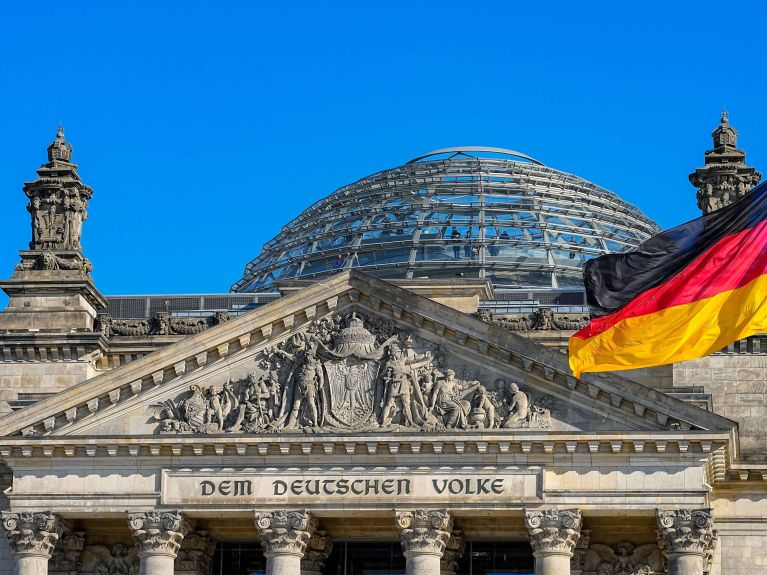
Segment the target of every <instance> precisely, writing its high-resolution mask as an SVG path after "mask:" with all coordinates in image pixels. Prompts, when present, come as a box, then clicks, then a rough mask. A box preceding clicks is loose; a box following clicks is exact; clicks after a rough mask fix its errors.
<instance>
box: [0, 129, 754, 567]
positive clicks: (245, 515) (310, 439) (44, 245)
mask: <svg viewBox="0 0 767 575" xmlns="http://www.w3.org/2000/svg"><path fill="white" fill-rule="evenodd" d="M712 138H713V146H712V147H711V149H710V150H708V151H706V152H705V156H704V160H703V162H702V164H703V165H702V166H701V167H699V168H697V169H696V170H694V171H693V172H692V173H691V174H690V176H689V180H690V183H691V184H692V186H690V187H689V190H690V196H689V197H690V201H693V197H695V196H694V194H696V191H697V203H698V207H699V208H700V210H701V212H702V213H709V212H711V211H714V210H717V209H719V208H721V207H723V206H725V205H728V204H729V203H731V202H732V201H734V200H735V199H737V198H739V197H741V196H742V195H744V194H747V193H748V192H749V190H750V189H751V188H752V187H753V186H754V185H755V184H756V183H757V182H758V181H759V179H760V174H759V173H758V172H757V171H756V170H755V169H754V168H751V167H749V166H748V165H747V163H746V156H745V152H744V151H743V150H741V149H739V148H738V147H737V138H738V132H737V131H736V130H735V128H733V127H732V125H731V124H730V123H729V119H728V117H727V115H726V114H724V115H723V116H722V119H721V121H720V123H719V125H718V126H717V127H716V128H715V130H714V132H713V134H712ZM30 158H31V159H32V160H34V154H33V153H30ZM691 168H692V166H691ZM83 172H84V174H87V167H84V169H83ZM683 178H684V174H680V180H682V179H683ZM86 181H87V177H84V176H81V175H80V173H79V172H78V166H77V165H76V164H75V163H73V149H72V146H71V144H70V143H69V142H68V141H67V140H66V139H65V137H64V133H63V130H62V129H60V130H59V132H58V134H57V135H56V138H55V139H54V141H53V142H52V143H51V144H50V145H49V146H48V149H47V161H46V162H45V163H43V164H42V165H41V166H40V167H39V168H38V169H37V177H36V178H34V179H31V180H30V181H28V182H26V183H24V184H23V193H24V195H25V196H26V213H25V212H24V203H23V201H24V197H23V196H22V195H21V194H19V196H18V198H19V200H18V202H16V203H15V204H14V205H15V206H16V207H15V208H14V207H10V208H9V209H15V210H17V212H18V217H28V218H29V222H30V242H29V245H28V246H26V247H24V248H23V249H22V250H21V251H20V252H19V261H18V264H17V265H16V266H15V269H13V270H5V271H4V272H0V276H2V277H5V278H8V279H5V280H2V281H0V288H2V289H3V290H4V291H5V292H6V293H7V294H8V297H9V303H8V306H7V307H6V308H5V310H3V311H2V312H0V349H2V353H1V354H0V487H1V488H2V491H1V493H0V505H2V508H1V510H2V526H3V531H4V533H5V536H4V537H2V536H0V572H2V573H9V574H10V573H15V574H17V575H45V574H55V575H64V574H66V575H75V574H94V575H95V574H97V575H171V574H174V573H175V574H182V575H256V574H261V573H266V574H269V575H291V574H295V575H298V574H304V575H321V574H327V575H389V574H392V575H393V574H400V573H403V574H404V573H407V574H408V575H490V574H494V575H495V574H497V575H500V574H515V573H516V574H533V573H534V574H536V575H567V574H574V575H660V574H663V573H669V574H672V575H702V574H704V573H706V574H709V575H725V574H726V575H729V574H758V573H764V572H765V571H767V429H766V428H767V426H766V425H765V422H767V419H766V418H765V410H766V409H767V406H766V405H765V402H766V401H767V399H766V398H767V373H766V370H767V340H765V339H763V338H762V337H761V336H756V337H752V338H749V339H747V340H742V341H739V342H736V343H735V344H733V345H731V346H729V347H728V348H726V349H723V350H721V351H720V352H719V353H717V354H714V355H713V356H710V357H706V358H703V359H701V360H696V361H691V362H685V363H680V364H675V365H667V366H663V367H659V368H653V369H644V370H631V371H627V372H620V373H618V372H615V373H600V374H585V375H584V376H583V377H582V378H580V379H578V378H575V377H574V376H573V375H572V373H571V372H570V370H569V368H568V362H567V356H566V354H565V353H563V352H564V351H565V350H566V345H567V339H568V337H569V335H570V334H571V333H573V332H574V331H575V330H578V329H580V328H581V327H583V326H584V325H585V324H586V322H587V321H588V309H587V307H586V301H585V294H584V290H583V285H582V281H581V268H582V265H583V262H584V261H585V260H587V259H589V258H593V257H595V256H598V255H600V254H604V253H609V252H618V251H624V250H630V249H633V248H635V247H636V246H638V245H639V244H640V243H642V241H644V240H645V239H647V238H648V237H650V236H652V235H654V234H655V233H657V232H658V231H660V228H659V227H658V225H657V224H656V223H655V222H653V221H652V219H650V218H649V217H648V216H647V215H645V214H644V213H643V212H642V211H641V210H640V209H638V208H637V207H635V206H633V205H631V204H629V203H627V202H625V201H624V200H622V199H621V198H620V197H619V196H617V195H616V194H615V193H613V192H611V191H608V190H606V189H604V188H602V187H600V186H598V185H596V184H593V183H591V182H588V181H586V180H584V179H582V178H580V177H577V176H574V175H571V174H568V173H564V172H561V171H558V170H556V169H555V168H552V167H549V166H546V165H544V164H543V163H541V162H540V161H538V160H536V159H534V158H531V157H529V156H526V155H525V154H522V153H519V152H515V151H511V150H506V149H499V148H489V147H459V148H447V149H442V150H436V151H434V152H431V153H428V154H425V155H423V156H421V157H418V158H415V159H413V160H411V161H409V162H407V163H404V164H403V165H401V166H399V167H396V168H393V169H388V170H384V171H381V172H378V173H376V174H372V175H370V176H366V177H363V178H362V179H360V180H358V181H357V182H354V183H352V184H349V185H346V186H343V187H341V188H339V189H338V190H336V191H335V192H333V193H331V194H330V195H328V196H326V197H325V198H324V199H322V200H320V201H318V202H316V203H315V204H313V205H311V206H309V207H307V208H306V209H305V210H303V211H302V212H301V213H300V214H299V215H298V216H297V217H295V219H293V220H292V221H290V222H288V223H287V224H286V225H285V226H284V227H283V228H282V230H281V232H280V233H279V234H278V235H277V236H276V237H275V238H273V239H272V240H270V241H269V242H267V243H266V244H265V245H264V247H263V249H262V251H261V253H260V254H259V255H258V256H257V257H255V259H253V260H252V261H250V262H249V263H247V265H246V266H245V269H244V272H243V274H242V277H241V279H239V280H238V281H237V282H235V283H234V285H233V286H232V287H231V290H230V291H229V292H223V290H222V293H219V294H192V295H154V296H125V295H123V296H117V295H116V296H105V295H103V294H102V293H101V292H100V291H99V289H98V286H97V285H95V283H94V282H93V280H92V277H91V275H90V273H91V271H92V269H93V266H94V265H96V266H98V265H100V264H101V262H98V261H95V262H93V263H91V261H90V260H88V258H87V257H86V255H87V249H85V250H84V249H83V245H86V246H87V244H88V242H92V241H94V240H93V238H92V236H89V234H88V222H87V220H88V204H89V202H90V201H91V199H92V196H93V195H94V193H96V194H98V190H97V191H96V192H94V190H93V189H92V188H90V187H89V186H88V185H87V184H86ZM297 211H298V210H297ZM20 247H21V246H20ZM189 288H190V290H193V289H194V286H193V285H190V286H189Z"/></svg>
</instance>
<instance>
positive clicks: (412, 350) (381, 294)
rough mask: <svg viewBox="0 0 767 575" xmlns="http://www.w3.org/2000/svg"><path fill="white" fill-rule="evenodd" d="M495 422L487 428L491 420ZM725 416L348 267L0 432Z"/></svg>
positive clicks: (443, 427)
mask: <svg viewBox="0 0 767 575" xmlns="http://www.w3.org/2000/svg"><path fill="white" fill-rule="evenodd" d="M491 422H492V423H491ZM733 426H734V424H733V423H732V422H731V421H729V420H727V419H725V418H722V417H720V416H717V415H715V414H713V413H710V412H707V411H705V410H702V409H700V408H698V407H695V406H693V405H690V404H688V403H685V402H683V401H680V400H678V399H675V398H673V397H670V396H668V395H665V394H663V393H661V392H659V391H657V390H653V389H651V388H648V387H645V386H643V385H641V384H639V383H636V382H634V381H632V380H629V379H625V378H622V377H620V376H616V375H614V374H598V375H585V376H584V377H583V378H582V379H576V378H574V377H573V376H572V374H571V373H570V371H569V368H568V366H567V357H566V356H565V355H563V354H561V353H560V352H558V351H556V350H553V349H549V348H546V347H544V346H542V345H540V344H538V343H536V342H534V341H530V340H528V339H526V338H523V337H520V336H518V335H516V334H514V333H510V332H508V331H505V330H503V329H502V328H500V327H498V326H495V325H491V324H488V323H484V322H482V321H479V320H477V319H475V318H473V317H471V316H469V315H467V314H464V313H461V312H459V311H457V310H455V309H452V308H450V307H447V306H444V305H441V304H439V303H436V302H434V301H432V300H429V299H427V298H425V297H422V296H420V295H417V294H415V293H413V292H412V291H409V290H407V289H403V288H401V287H397V286H395V285H393V284H391V283H388V282H386V281H383V280H380V279H376V278H373V277H371V276H368V275H366V274H364V273H361V272H357V271H351V272H347V273H344V274H340V275H337V276H334V277H333V278H331V279H329V280H326V281H324V282H322V283H317V284H314V285H311V286H310V287H307V288H305V289H304V290H301V291H300V292H298V293H295V294H293V295H290V296H288V297H284V298H281V299H279V300H277V301H275V302H273V303H271V304H268V305H265V306H263V307H261V308H259V309H257V310H255V311H253V312H251V313H249V314H246V315H243V316H241V317H239V318H237V319H234V320H232V321H229V322H227V323H224V324H222V325H219V326H216V327H214V328H211V329H210V330H208V331H205V332H203V333H201V334H198V335H195V336H191V337H189V338H187V339H184V340H182V341H180V342H178V343H176V344H173V345H171V346H169V347H167V348H164V349H162V350H159V351H156V352H154V353H152V354H149V355H147V356H145V357H143V358H141V359H138V360H136V361H134V362H132V363H130V364H128V365H125V366H123V367H121V368H118V369H115V370H113V371H110V372H107V373H104V374H102V375H99V376H97V377H95V378H93V379H90V380H88V381H85V382H83V383H81V384H79V385H76V386H74V387H72V388H70V389H67V390H65V391H63V392H61V393H59V394H57V395H55V396H54V397H51V398H49V399H46V400H43V401H41V402H39V403H36V404H34V405H32V406H30V407H28V408H25V409H23V410H20V411H18V412H16V413H13V414H11V415H9V416H7V417H5V418H3V419H0V434H2V435H4V436H13V435H27V436H35V435H37V436H40V435H49V436H122V437H125V436H138V435H149V434H156V435H163V434H181V435H187V434H213V435H215V434H217V433H227V434H233V433H241V434H266V433H271V434H281V433H317V434H322V433H334V434H338V433H370V432H375V433H377V434H381V433H389V432H390V433H397V432H400V431H416V430H418V431H421V432H434V433H439V432H444V431H455V432H460V433H483V432H486V431H493V432H497V433H504V432H508V433H511V434H518V433H526V432H536V433H547V432H570V433H578V432H585V433H594V432H601V431H610V432H623V431H626V432H628V431H648V432H652V431H666V432H673V431H676V430H679V431H680V432H686V431H688V430H702V431H709V432H728V431H730V430H731V429H732V428H733Z"/></svg>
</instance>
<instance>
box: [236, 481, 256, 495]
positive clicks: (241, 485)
mask: <svg viewBox="0 0 767 575" xmlns="http://www.w3.org/2000/svg"><path fill="white" fill-rule="evenodd" d="M234 494H235V496H237V495H253V483H252V482H251V481H250V480H245V481H235V482H234Z"/></svg>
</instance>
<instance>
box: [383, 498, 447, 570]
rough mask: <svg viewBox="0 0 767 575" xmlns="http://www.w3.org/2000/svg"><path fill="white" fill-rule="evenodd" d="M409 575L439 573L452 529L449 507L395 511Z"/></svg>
mask: <svg viewBox="0 0 767 575" xmlns="http://www.w3.org/2000/svg"><path fill="white" fill-rule="evenodd" d="M394 519H395V521H396V523H397V527H399V530H400V532H399V537H400V541H401V542H402V550H403V551H404V555H405V559H406V560H407V564H406V565H407V575H440V571H441V567H440V560H441V559H442V555H443V553H444V551H445V546H446V545H447V542H448V540H449V539H450V534H451V533H452V531H453V519H452V517H450V510H448V509H415V510H414V511H395V512H394Z"/></svg>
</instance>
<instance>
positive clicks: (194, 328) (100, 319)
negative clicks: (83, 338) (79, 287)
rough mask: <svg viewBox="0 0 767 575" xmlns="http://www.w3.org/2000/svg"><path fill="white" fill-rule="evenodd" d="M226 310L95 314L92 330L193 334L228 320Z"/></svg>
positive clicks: (133, 334) (124, 333) (107, 333)
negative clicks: (144, 315)
mask: <svg viewBox="0 0 767 575" xmlns="http://www.w3.org/2000/svg"><path fill="white" fill-rule="evenodd" d="M229 319H230V318H229V314H228V313H227V312H223V311H222V312H216V313H214V314H213V315H210V316H201V317H173V316H172V315H171V314H170V313H169V312H165V311H161V312H157V313H156V314H155V315H154V316H153V317H152V318H149V319H114V318H113V317H112V316H111V315H109V314H108V313H100V314H98V315H97V316H96V322H95V327H94V331H96V332H100V333H101V334H103V335H105V336H106V337H114V336H128V337H136V336H141V335H193V334H196V333H202V332H203V331H205V330H207V329H210V328H211V327H213V326H216V325H219V324H222V323H225V322H227V321H229Z"/></svg>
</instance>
